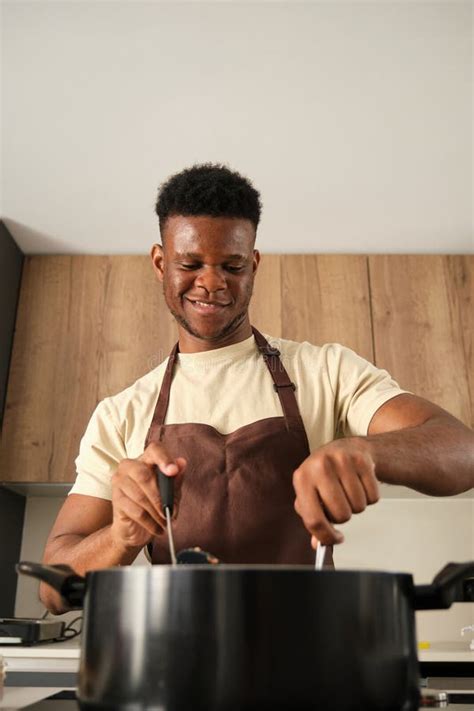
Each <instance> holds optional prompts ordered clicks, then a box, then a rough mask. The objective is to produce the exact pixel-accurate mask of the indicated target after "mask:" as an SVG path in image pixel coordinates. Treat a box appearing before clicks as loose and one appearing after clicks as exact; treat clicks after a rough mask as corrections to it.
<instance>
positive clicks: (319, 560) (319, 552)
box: [314, 543, 326, 570]
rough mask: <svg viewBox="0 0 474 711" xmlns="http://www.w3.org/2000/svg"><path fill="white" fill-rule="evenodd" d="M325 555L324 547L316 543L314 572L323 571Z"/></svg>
mask: <svg viewBox="0 0 474 711" xmlns="http://www.w3.org/2000/svg"><path fill="white" fill-rule="evenodd" d="M325 555H326V546H322V545H321V543H318V546H317V548H316V560H315V562H314V568H315V570H322V569H323V567H324V557H325Z"/></svg>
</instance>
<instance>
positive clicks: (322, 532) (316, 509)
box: [293, 469, 344, 545]
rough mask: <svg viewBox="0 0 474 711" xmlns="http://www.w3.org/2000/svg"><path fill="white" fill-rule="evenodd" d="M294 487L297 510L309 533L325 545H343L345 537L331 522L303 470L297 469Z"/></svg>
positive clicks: (294, 476)
mask: <svg viewBox="0 0 474 711" xmlns="http://www.w3.org/2000/svg"><path fill="white" fill-rule="evenodd" d="M293 486H294V488H295V491H296V500H295V510H296V512H297V513H298V514H299V515H300V516H301V518H302V519H303V523H304V525H305V526H306V528H307V529H308V531H309V532H310V533H311V534H313V535H314V536H315V537H316V538H317V539H318V541H320V542H321V543H322V544H323V545H332V544H333V543H342V541H343V540H344V536H343V535H342V533H341V532H340V531H338V530H337V529H336V528H334V526H333V525H332V524H331V522H330V521H329V519H328V517H327V516H326V514H325V512H324V510H323V507H322V504H321V501H320V499H319V496H318V493H317V491H316V490H315V489H314V486H313V484H312V482H311V480H310V478H309V477H307V476H305V474H304V472H303V471H302V470H301V469H297V470H296V471H295V473H294V475H293Z"/></svg>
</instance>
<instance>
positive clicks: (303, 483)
mask: <svg viewBox="0 0 474 711" xmlns="http://www.w3.org/2000/svg"><path fill="white" fill-rule="evenodd" d="M293 486H294V489H295V493H296V501H295V510H296V511H297V513H298V514H299V515H300V516H301V518H302V519H303V523H304V525H305V527H306V528H307V529H308V531H309V532H310V533H311V534H312V538H311V545H312V547H313V548H316V547H317V545H318V542H320V543H322V544H323V545H332V544H334V543H341V542H342V541H343V540H344V537H343V535H342V533H341V532H340V531H338V530H337V529H336V528H335V527H334V525H333V524H334V523H346V522H347V521H349V519H350V518H351V517H352V515H353V514H354V513H361V512H362V511H364V510H365V509H366V507H367V506H368V505H370V504H374V503H376V502H377V501H378V500H379V488H378V482H377V478H376V476H375V465H374V462H373V460H372V458H371V456H370V455H369V454H368V452H367V450H366V449H364V446H363V444H361V443H359V442H355V441H354V440H351V439H344V440H337V441H334V442H331V443H329V444H328V445H325V446H324V447H322V448H321V449H319V450H317V451H316V452H314V453H313V454H311V455H310V456H309V457H307V459H305V460H304V462H303V463H302V464H301V465H300V467H298V469H296V470H295V472H294V474H293Z"/></svg>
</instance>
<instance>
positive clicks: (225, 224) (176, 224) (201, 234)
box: [164, 215, 255, 255]
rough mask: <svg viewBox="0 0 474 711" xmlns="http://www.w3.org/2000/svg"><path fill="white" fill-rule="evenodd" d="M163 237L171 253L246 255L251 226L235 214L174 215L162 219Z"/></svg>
mask: <svg viewBox="0 0 474 711" xmlns="http://www.w3.org/2000/svg"><path fill="white" fill-rule="evenodd" d="M164 238H165V241H164V243H165V245H166V249H167V250H168V248H170V250H171V251H173V252H175V253H184V252H194V253H196V254H204V253H208V252H214V253H219V254H224V253H225V254H229V255H230V254H234V255H235V254H248V253H249V252H252V250H253V244H254V240H255V229H254V226H253V224H252V223H251V222H250V220H243V219H241V218H236V217H208V216H192V217H185V216H183V215H174V216H172V217H169V218H168V220H167V221H166V225H165V230H164Z"/></svg>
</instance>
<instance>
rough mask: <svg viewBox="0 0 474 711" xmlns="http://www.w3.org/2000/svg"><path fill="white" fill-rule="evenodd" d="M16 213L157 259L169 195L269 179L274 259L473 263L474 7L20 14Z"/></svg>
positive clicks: (12, 145)
mask: <svg viewBox="0 0 474 711" xmlns="http://www.w3.org/2000/svg"><path fill="white" fill-rule="evenodd" d="M2 12H3V25H2V35H3V36H2V41H3V68H2V69H3V76H2V93H3V104H2V171H3V176H2V177H3V188H2V195H1V199H2V206H1V207H2V213H1V214H2V215H3V218H4V220H5V222H6V224H7V226H8V227H9V229H10V230H11V232H12V234H13V235H14V237H15V239H16V241H17V242H18V244H19V245H20V247H21V248H22V249H23V251H24V252H26V253H28V254H37V253H110V254H128V253H133V254H141V253H143V254H146V253H148V251H149V248H150V245H151V244H152V243H153V242H154V241H159V233H158V222H157V218H156V216H155V214H154V202H155V199H156V192H157V188H158V185H159V184H160V183H161V182H162V181H164V180H165V179H166V178H167V177H168V176H169V175H171V174H172V173H174V172H177V171H179V170H181V169H182V168H184V167H187V166H189V165H191V164H193V163H194V162H204V161H220V162H224V163H227V164H229V165H230V166H231V167H233V168H235V169H236V170H239V171H241V172H242V173H244V174H245V175H247V176H248V177H250V178H251V179H252V180H253V182H254V184H255V186H256V187H257V189H259V190H260V191H261V195H262V200H263V206H264V210H263V219H262V223H261V227H260V230H259V233H258V238H257V247H259V249H260V250H261V251H263V252H274V253H281V252H317V253H331V252H333V253H336V252H350V253H366V252H372V253H376V252H384V253H387V252H405V253H410V252H411V253H413V252H425V253H436V252H450V253H466V252H470V251H474V249H473V247H474V242H473V186H472V165H473V140H472V127H473V113H472V109H473V103H472V99H473V91H472V69H473V63H472V62H473V60H472V44H473V39H472V37H473V17H472V15H473V9H472V3H470V2H436V3H434V2H433V3H427V2H423V1H422V2H400V1H398V0H396V1H394V2H378V3H374V2H352V1H349V2H306V3H297V2H277V3H272V2H261V3H257V2H252V3H248V2H247V3H245V2H232V3H227V2H223V3H216V2H192V3H183V2H171V3H168V2H96V1H94V2H86V1H84V0H81V1H79V2H62V1H55V2H43V1H42V0H39V1H37V2H29V1H26V0H23V1H22V2H17V1H15V2H12V1H6V2H3V3H2Z"/></svg>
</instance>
